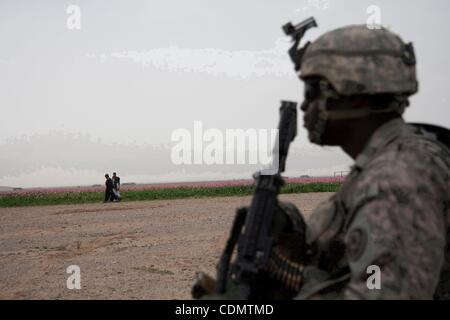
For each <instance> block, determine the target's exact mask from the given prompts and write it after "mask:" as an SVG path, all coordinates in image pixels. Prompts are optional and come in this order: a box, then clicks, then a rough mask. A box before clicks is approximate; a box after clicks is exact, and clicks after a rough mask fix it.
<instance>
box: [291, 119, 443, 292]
mask: <svg viewBox="0 0 450 320" xmlns="http://www.w3.org/2000/svg"><path fill="white" fill-rule="evenodd" d="M449 168H450V159H449V153H448V150H447V149H446V148H445V147H443V146H441V145H439V144H437V143H436V142H435V141H433V140H432V139H429V138H428V137H426V136H425V135H423V134H421V133H419V132H417V130H416V129H415V128H413V127H411V126H409V125H406V124H405V123H404V122H403V120H402V119H395V120H391V121H390V122H388V123H386V124H384V125H383V126H382V127H380V128H379V129H378V130H377V131H376V132H375V133H374V134H373V136H372V138H371V139H370V141H369V143H368V144H367V145H366V147H365V149H364V150H363V152H362V153H361V154H360V155H359V156H358V157H357V158H356V161H355V164H354V166H353V167H352V170H351V172H350V174H349V176H348V177H347V179H346V181H345V183H344V184H343V186H342V188H341V189H340V191H339V192H337V193H336V194H335V195H334V196H333V197H331V198H330V199H329V200H328V201H327V202H325V203H323V204H321V205H320V206H319V207H318V208H317V209H316V210H315V211H314V212H313V213H312V215H311V216H310V217H309V219H308V220H307V226H308V227H307V242H308V244H309V245H311V246H313V247H316V248H317V254H316V258H315V262H314V263H312V264H311V265H310V266H308V267H306V268H305V271H304V285H303V287H302V289H301V291H300V293H299V295H298V296H297V298H340V299H342V298H344V299H359V298H363V299H431V298H432V297H433V295H434V293H435V290H436V288H437V286H438V285H439V287H438V291H439V292H438V294H439V295H440V298H442V297H443V296H444V295H445V294H447V298H450V297H449V296H448V294H449V293H450V291H449V290H450V286H449V285H448V283H447V284H445V283H444V281H445V278H446V279H447V281H448V272H449V270H450V269H449V268H450V261H449V258H450V255H449V247H447V248H446V235H447V241H448V239H449V236H448V233H449V228H450V215H449V204H450V199H449V190H450V174H449ZM370 265H377V266H379V268H380V269H381V289H380V290H378V289H372V290H369V289H368V287H367V283H366V281H367V278H368V276H369V275H370V274H368V273H367V267H368V266H370ZM444 266H445V268H443V267H444ZM441 270H442V271H441ZM440 274H441V277H440ZM445 276H446V277H445ZM444 286H446V287H444Z"/></svg>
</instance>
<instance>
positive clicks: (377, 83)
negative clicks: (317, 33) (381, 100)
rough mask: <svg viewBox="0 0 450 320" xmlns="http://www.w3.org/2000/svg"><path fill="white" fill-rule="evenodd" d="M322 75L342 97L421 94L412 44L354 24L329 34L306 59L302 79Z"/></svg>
mask: <svg viewBox="0 0 450 320" xmlns="http://www.w3.org/2000/svg"><path fill="white" fill-rule="evenodd" d="M309 76H321V77H324V78H325V79H326V80H328V81H329V82H330V83H331V84H332V86H333V88H334V89H335V90H336V91H337V93H338V94H340V95H345V96H349V95H356V94H358V95H359V94H390V93H392V94H401V95H406V96H407V95H411V94H414V93H415V92H417V89H418V83H417V80H416V68H415V57H414V51H413V49H412V44H405V43H404V42H403V41H402V40H401V39H400V37H399V36H397V35H395V34H394V33H392V32H390V31H389V30H386V29H369V28H367V26H365V25H353V26H347V27H343V28H339V29H336V30H333V31H330V32H327V33H325V34H324V35H322V36H321V37H319V38H318V39H317V40H316V41H314V42H313V43H311V44H310V45H309V46H308V47H307V49H306V51H305V54H304V56H303V60H302V66H301V69H300V77H301V78H302V79H305V78H307V77H309Z"/></svg>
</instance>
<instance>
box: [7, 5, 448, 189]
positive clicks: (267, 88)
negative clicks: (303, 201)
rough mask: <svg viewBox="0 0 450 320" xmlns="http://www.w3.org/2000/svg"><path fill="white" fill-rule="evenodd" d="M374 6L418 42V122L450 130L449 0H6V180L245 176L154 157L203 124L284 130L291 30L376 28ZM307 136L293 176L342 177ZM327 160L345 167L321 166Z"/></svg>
mask: <svg viewBox="0 0 450 320" xmlns="http://www.w3.org/2000/svg"><path fill="white" fill-rule="evenodd" d="M314 4H318V7H316V6H315V5H314ZM372 4H373V5H377V6H379V7H380V9H381V22H382V24H383V25H385V26H388V27H389V28H391V29H392V30H393V31H394V32H396V33H398V34H399V35H400V36H401V37H402V38H403V40H404V41H413V43H414V45H415V49H416V55H417V59H418V77H419V89H420V91H419V93H418V94H416V95H415V96H413V97H412V99H411V102H412V105H411V107H410V108H409V109H408V110H407V112H406V119H407V120H408V121H420V122H429V123H435V124H440V125H444V126H446V127H449V126H450V117H449V111H448V103H449V100H450V90H448V89H447V86H448V83H450V81H449V80H450V70H449V69H450V68H449V63H448V55H449V42H448V40H445V39H447V38H448V35H447V34H448V33H450V27H449V25H448V21H447V16H448V12H449V9H450V4H449V2H448V1H444V0H441V1H438V0H436V1H406V0H404V1H399V0H396V1H388V0H386V1H381V0H375V1H373V0H372V1H364V0H363V1H362V0H340V1H336V0H329V1H326V0H317V1H308V0H305V1H290V0H285V1H275V0H258V1H256V0H246V1H243V0H240V1H237V0H228V1H212V0H209V1H206V0H194V1H182V0H169V1H168V0H164V1H162V0H161V1H157V0H151V1H143V0H140V1H137V0H130V1H124V0H122V1H118V0H108V1H107V0H86V1H80V0H78V1H77V0H72V1H61V0H53V1H50V0H41V1H31V0H28V1H22V0H9V1H8V0H1V1H0V39H1V41H0V49H1V50H0V87H1V88H2V89H1V90H0V108H1V118H0V186H1V185H13V186H26V187H28V186H51V185H79V184H92V183H101V182H102V175H103V173H104V172H105V171H109V172H111V171H114V170H117V171H118V172H119V173H122V177H125V179H128V180H129V181H130V180H133V181H138V182H144V181H148V182H152V181H174V180H198V179H219V178H226V179H231V178H237V177H242V176H247V175H248V173H249V172H247V171H245V170H244V171H242V172H232V171H229V170H227V169H224V168H222V169H220V170H218V171H214V172H212V171H211V170H210V169H211V168H203V169H204V170H202V168H196V170H191V171H189V170H190V169H189V168H184V169H183V170H181V171H177V170H178V169H177V168H168V167H165V166H164V165H165V162H169V161H170V158H169V157H167V159H166V158H164V157H155V154H154V153H155V152H157V151H155V150H163V149H164V147H162V146H159V148H161V149H151V148H149V147H148V146H150V145H151V146H155V145H161V144H164V145H167V144H168V143H169V142H170V137H171V133H172V132H173V130H175V129H178V128H186V129H188V130H193V122H194V121H195V120H201V121H202V122H203V125H204V127H205V129H206V128H218V129H221V130H225V129H226V128H243V129H248V128H257V129H259V128H273V127H275V126H276V125H277V121H278V119H277V117H278V112H277V109H278V107H279V101H280V100H282V99H291V100H295V101H299V100H300V99H301V95H302V90H303V89H302V86H301V83H300V82H299V81H298V80H297V79H296V78H295V75H294V72H293V70H292V66H291V64H290V62H289V58H288V56H287V54H286V49H287V46H288V44H289V42H288V41H287V39H286V37H285V36H284V35H283V33H282V30H281V25H282V24H284V23H285V22H287V21H289V20H292V21H293V22H298V21H300V20H302V19H304V18H306V17H308V16H311V15H313V16H314V17H315V18H316V20H317V21H318V23H319V28H317V29H315V30H312V31H311V32H308V34H307V38H310V39H314V38H315V37H317V36H318V35H319V34H321V33H323V32H325V31H328V30H331V29H334V28H336V27H340V26H343V25H347V24H358V23H365V22H366V20H367V18H368V14H367V13H366V9H367V7H368V6H369V5H372ZM69 5H78V6H79V7H80V9H81V30H69V29H68V28H67V27H66V21H67V19H68V17H69V14H68V13H67V12H66V10H67V7H68V6H69ZM300 124H301V122H300ZM299 129H300V130H299V136H298V137H297V139H296V141H295V143H294V147H295V148H296V150H297V151H298V153H299V154H303V155H304V156H305V158H304V161H303V162H302V158H301V157H299V158H298V159H299V160H298V161H296V162H295V163H294V162H293V161H292V160H290V162H289V163H288V166H289V168H291V169H290V170H291V171H288V173H291V174H301V173H311V174H332V173H333V171H334V170H339V169H342V170H343V169H345V168H346V167H348V165H349V164H350V163H351V161H350V159H348V157H347V156H345V155H343V154H342V152H341V151H340V150H337V149H325V150H323V149H321V148H318V147H312V146H310V145H309V143H307V140H306V133H305V132H304V130H303V129H302V128H301V125H300V128H299ZM80 135H82V136H81V138H80ZM75 146H77V147H76V148H75ZM146 146H147V149H145V151H142V150H141V149H142V148H146ZM105 148H106V149H105ZM139 148H141V149H139ZM99 150H103V151H102V152H103V157H102V155H101V154H100V151H99ZM139 150H140V151H139ZM88 151H89V153H87V152H88ZM152 152H153V153H152ZM109 153H111V156H108V157H105V156H104V155H105V154H109ZM121 153H126V156H123V155H120V154H121ZM67 154H71V157H70V158H68V157H67V156H66V155H67ZM124 157H125V158H126V159H125V158H124ZM308 157H309V158H308ZM324 157H326V158H327V159H331V160H333V161H331V162H320V161H312V160H311V159H319V158H324ZM99 159H102V160H99ZM89 160H92V161H89ZM90 163H91V164H90ZM145 164H148V167H152V170H146V165H145ZM137 167H138V168H140V171H139V170H132V168H137ZM155 168H156V170H155ZM158 168H161V170H160V171H158ZM138 171H139V172H138ZM210 171H211V172H210ZM238 171H239V170H238Z"/></svg>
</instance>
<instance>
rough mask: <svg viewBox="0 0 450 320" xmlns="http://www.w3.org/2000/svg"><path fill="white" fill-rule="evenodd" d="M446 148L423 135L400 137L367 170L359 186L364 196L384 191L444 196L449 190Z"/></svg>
mask: <svg viewBox="0 0 450 320" xmlns="http://www.w3.org/2000/svg"><path fill="white" fill-rule="evenodd" d="M449 161H450V159H449V157H448V150H446V149H445V147H444V146H442V145H441V144H439V143H437V142H436V141H433V140H432V139H427V138H425V137H423V136H421V135H416V134H406V135H402V136H399V137H397V138H396V139H395V140H394V141H392V142H391V143H390V144H388V145H386V146H385V147H384V148H382V149H381V150H380V151H379V152H378V153H377V154H376V155H375V156H374V157H373V158H372V159H371V160H370V161H369V162H368V163H367V165H366V166H365V167H364V168H363V170H362V171H361V173H360V174H359V177H358V179H357V180H358V181H357V184H356V188H355V189H357V190H360V192H361V193H364V194H373V195H376V194H379V193H383V191H393V190H394V191H399V190H401V191H402V193H407V192H409V193H410V195H411V196H413V194H418V193H421V192H424V191H426V192H425V194H428V193H434V194H436V196H439V195H442V196H444V195H445V194H446V193H447V191H446V190H448V187H449V181H450V169H449V168H450V164H449Z"/></svg>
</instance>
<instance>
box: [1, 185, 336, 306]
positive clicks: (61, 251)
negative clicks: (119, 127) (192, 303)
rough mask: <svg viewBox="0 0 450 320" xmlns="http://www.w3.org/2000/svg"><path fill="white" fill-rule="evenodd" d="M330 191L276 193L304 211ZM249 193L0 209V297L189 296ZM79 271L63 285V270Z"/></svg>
mask: <svg viewBox="0 0 450 320" xmlns="http://www.w3.org/2000/svg"><path fill="white" fill-rule="evenodd" d="M330 195H331V194H330V193H307V194H291V195H283V196H282V197H281V198H282V199H283V200H288V201H291V202H293V203H295V204H296V205H297V206H298V207H300V208H301V209H302V211H303V212H304V213H305V214H308V213H309V212H310V211H311V210H312V209H313V208H314V207H315V206H316V205H317V204H318V203H319V202H320V201H322V200H324V199H326V198H328V197H329V196H330ZM249 199H250V198H249V197H230V198H206V199H188V200H168V201H165V200H164V201H140V202H122V203H108V204H101V203H99V204H81V205H60V206H45V207H27V208H0V299H189V298H190V287H191V284H192V282H193V279H194V275H195V271H198V270H202V271H206V272H207V273H209V274H211V275H215V264H216V263H217V261H218V257H219V255H220V252H221V250H222V245H223V243H224V242H225V239H226V236H227V234H228V229H229V227H230V225H231V223H232V219H233V216H234V210H235V208H236V207H238V206H242V205H248V203H249ZM70 265H78V266H79V267H80V269H81V289H80V290H69V289H67V287H66V280H67V277H69V274H67V273H66V268H67V267H68V266H70Z"/></svg>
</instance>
